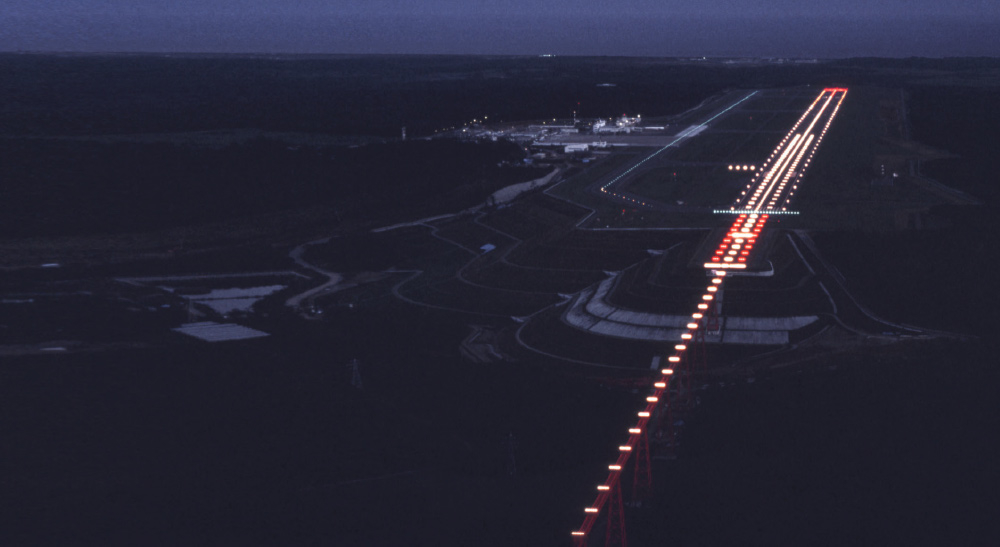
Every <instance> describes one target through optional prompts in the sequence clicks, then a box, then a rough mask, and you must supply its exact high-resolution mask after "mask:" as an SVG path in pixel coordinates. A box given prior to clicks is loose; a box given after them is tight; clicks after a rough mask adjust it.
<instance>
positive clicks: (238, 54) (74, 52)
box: [0, 50, 1000, 62]
mask: <svg viewBox="0 0 1000 547" xmlns="http://www.w3.org/2000/svg"><path fill="white" fill-rule="evenodd" d="M0 55H49V56H75V57H98V56H132V57H164V56H171V57H313V58H317V57H337V58H357V57H484V58H509V59H536V58H555V57H569V58H574V59H610V58H613V59H671V60H684V61H689V60H732V59H751V60H762V61H763V60H784V59H790V60H795V61H822V62H830V61H849V60H853V59H892V60H904V59H929V60H949V59H955V60H970V59H991V60H1000V56H993V55H943V56H940V57H929V56H926V55H905V56H890V55H853V56H850V57H817V56H808V57H794V56H782V55H766V56H759V55H702V56H698V55H614V54H609V55H572V54H566V55H564V54H557V53H551V54H549V53H535V54H527V53H398V52H391V53H314V52H311V53H302V52H263V51H257V52H255V51H245V52H233V51H77V50H0Z"/></svg>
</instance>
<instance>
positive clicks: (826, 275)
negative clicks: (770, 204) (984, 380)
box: [788, 230, 945, 336]
mask: <svg viewBox="0 0 1000 547" xmlns="http://www.w3.org/2000/svg"><path fill="white" fill-rule="evenodd" d="M788 238H789V240H790V241H791V243H792V247H793V248H794V249H795V251H796V252H797V253H798V254H799V257H800V258H801V259H802V261H803V262H804V263H805V264H806V267H807V268H809V271H810V272H812V273H813V274H815V275H816V279H817V281H818V282H819V285H820V288H821V289H823V292H825V293H826V295H827V297H828V298H829V299H830V306H831V308H832V309H831V310H830V311H831V312H832V313H833V315H834V316H836V317H837V319H838V320H839V321H840V322H841V323H842V324H843V325H844V326H845V327H847V328H849V329H852V330H856V331H860V332H863V333H868V334H876V335H893V336H898V335H901V334H904V335H910V336H916V335H925V334H933V335H941V334H945V333H938V332H934V331H928V330H925V329H918V328H916V327H910V326H905V325H900V324H897V323H892V322H889V321H886V320H884V319H879V318H878V317H876V316H875V315H874V314H872V313H871V312H870V311H868V310H867V309H865V307H864V306H862V305H861V304H860V303H858V301H857V300H855V299H854V297H853V296H852V295H851V293H850V292H849V291H848V290H847V287H846V286H845V284H844V280H843V279H842V278H841V276H840V273H839V272H837V270H836V268H834V267H833V266H832V265H830V264H829V263H828V262H827V261H826V260H825V259H824V258H823V256H822V255H821V254H820V252H819V249H817V248H816V244H815V243H813V241H812V238H810V237H809V235H808V234H806V233H805V232H803V231H800V230H796V231H794V232H790V233H788Z"/></svg>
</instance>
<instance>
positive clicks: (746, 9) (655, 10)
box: [0, 0, 1000, 58]
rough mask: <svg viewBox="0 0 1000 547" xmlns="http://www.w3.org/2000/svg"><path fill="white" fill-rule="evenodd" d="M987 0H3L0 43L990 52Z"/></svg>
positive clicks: (3, 46) (998, 5)
mask: <svg viewBox="0 0 1000 547" xmlns="http://www.w3.org/2000/svg"><path fill="white" fill-rule="evenodd" d="M998 35H1000V2H996V1H995V0H991V1H987V0H951V1H948V2H942V1H940V0H827V1H822V0H698V1H691V0H687V1H684V2H681V1H679V0H624V1H609V0H575V1H570V0H419V1H414V0H3V2H2V10H0V50H2V51H18V50H24V51H90V52H108V51H112V52H113V51H122V52H124V51H145V52H231V53H332V54H337V53H446V54H452V53H454V54H517V55H520V54H527V55H536V54H543V53H551V54H557V55H641V56H701V55H705V56H765V57H767V56H770V57H827V58H829V57H850V56H889V57H905V56H929V57H946V56H978V55H986V56H1000V40H997V39H996V36H998Z"/></svg>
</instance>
